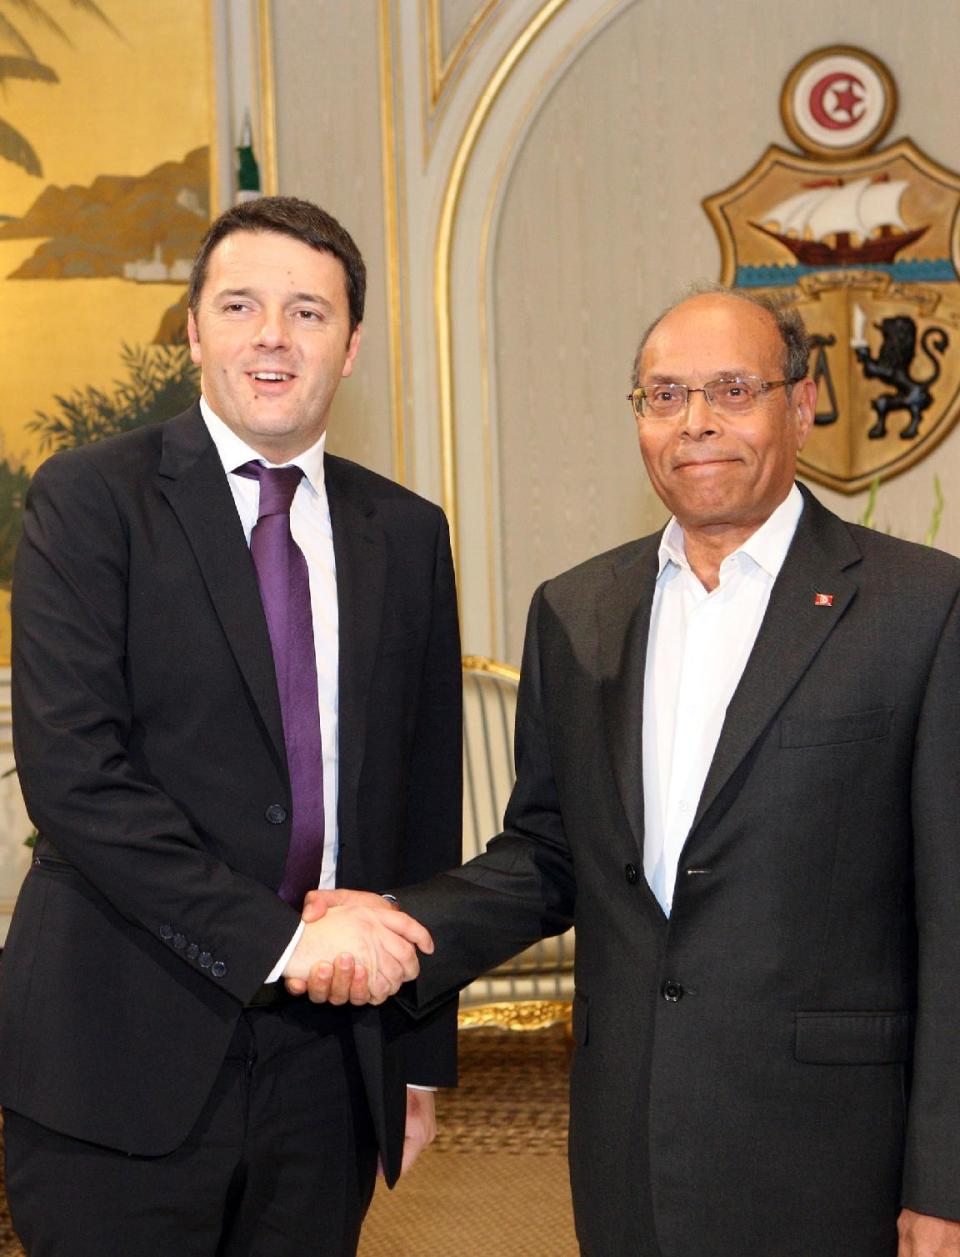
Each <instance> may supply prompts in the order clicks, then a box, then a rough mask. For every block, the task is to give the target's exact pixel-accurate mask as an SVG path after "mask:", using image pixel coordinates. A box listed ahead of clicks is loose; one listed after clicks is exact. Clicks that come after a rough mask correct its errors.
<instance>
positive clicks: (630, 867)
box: [623, 864, 640, 886]
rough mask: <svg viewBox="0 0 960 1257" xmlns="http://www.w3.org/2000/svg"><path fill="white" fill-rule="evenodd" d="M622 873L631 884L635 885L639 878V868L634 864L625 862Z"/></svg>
mask: <svg viewBox="0 0 960 1257" xmlns="http://www.w3.org/2000/svg"><path fill="white" fill-rule="evenodd" d="M623 875H624V877H625V878H626V879H627V881H628V882H629V884H630V885H631V886H636V884H637V882H639V880H640V870H639V869H638V868H637V866H636V865H635V864H625V865H624V866H623Z"/></svg>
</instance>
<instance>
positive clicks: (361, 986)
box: [283, 890, 433, 1004]
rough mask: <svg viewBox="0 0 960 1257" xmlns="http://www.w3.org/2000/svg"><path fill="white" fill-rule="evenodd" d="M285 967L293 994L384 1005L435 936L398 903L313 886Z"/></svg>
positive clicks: (408, 978) (317, 1000)
mask: <svg viewBox="0 0 960 1257" xmlns="http://www.w3.org/2000/svg"><path fill="white" fill-rule="evenodd" d="M301 919H302V921H303V931H302V933H301V935H300V938H299V940H298V942H297V946H296V947H295V949H294V951H293V954H292V955H291V957H290V959H289V961H288V962H287V965H286V968H285V969H284V971H283V978H284V981H285V983H286V987H287V990H288V991H289V992H290V994H291V995H306V996H307V997H308V998H309V999H310V1000H312V1001H313V1002H314V1003H316V1004H323V1003H330V1004H345V1003H347V1001H348V1000H349V1002H350V1003H351V1004H382V1003H383V1001H384V1000H385V999H387V998H388V997H389V996H391V995H396V993H397V991H398V990H399V989H400V987H401V985H402V984H403V983H404V982H409V981H411V980H412V979H413V978H415V977H416V976H417V974H418V973H419V972H420V962H419V960H418V958H417V949H418V948H419V950H420V951H422V952H425V953H427V954H428V955H429V954H430V953H431V952H432V951H433V939H432V938H431V937H430V934H429V933H428V931H427V930H426V929H425V928H424V927H423V926H422V925H421V924H420V923H419V921H415V920H414V919H413V917H411V916H408V915H407V914H406V913H405V912H401V911H400V909H399V908H398V907H397V905H396V904H395V903H392V902H390V901H389V900H387V899H384V898H383V897H382V896H381V895H374V894H372V893H370V892H369V891H362V890H313V891H311V892H310V893H309V894H308V895H307V897H306V899H305V900H304V904H303V913H302V917H301Z"/></svg>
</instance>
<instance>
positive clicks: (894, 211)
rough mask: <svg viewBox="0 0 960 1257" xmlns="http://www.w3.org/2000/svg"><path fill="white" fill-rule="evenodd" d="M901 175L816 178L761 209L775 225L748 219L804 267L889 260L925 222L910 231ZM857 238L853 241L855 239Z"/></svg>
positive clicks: (919, 234) (918, 235)
mask: <svg viewBox="0 0 960 1257" xmlns="http://www.w3.org/2000/svg"><path fill="white" fill-rule="evenodd" d="M909 186H910V185H909V183H908V182H907V180H906V179H891V178H890V177H889V175H887V174H882V175H878V176H877V177H876V178H872V179H871V178H866V177H865V178H862V179H853V180H851V182H850V183H845V182H844V181H843V179H840V178H837V179H817V180H814V181H813V182H812V183H810V184H808V185H807V187H806V188H804V190H803V191H802V192H798V193H796V194H795V195H794V196H788V197H787V199H786V200H785V201H780V202H779V203H778V204H777V205H772V206H771V207H770V209H769V210H767V212H766V220H767V222H771V223H774V224H776V226H777V227H778V228H779V230H774V229H773V228H772V227H768V226H764V224H763V223H751V224H750V226H751V227H755V228H756V229H757V231H762V232H764V233H765V234H766V235H768V236H771V237H772V238H773V239H774V240H779V241H780V243H781V244H783V245H786V247H787V248H788V249H789V250H790V252H791V253H792V254H793V255H794V257H795V258H796V259H797V261H798V262H804V263H806V265H808V266H869V265H870V264H871V263H874V262H892V261H893V260H894V258H895V257H896V256H897V254H898V253H899V252H900V251H901V249H905V248H906V247H907V245H909V244H913V243H914V241H916V240H919V239H920V238H921V237H922V236H924V235H925V234H926V232H927V229H928V227H929V223H926V224H924V225H923V226H922V227H915V228H913V230H910V229H909V228H908V226H907V224H906V223H905V222H904V221H903V216H902V215H901V213H900V202H901V201H902V199H903V194H904V192H905V191H906V190H907V188H908V187H909ZM858 237H859V243H855V241H856V240H857V238H858Z"/></svg>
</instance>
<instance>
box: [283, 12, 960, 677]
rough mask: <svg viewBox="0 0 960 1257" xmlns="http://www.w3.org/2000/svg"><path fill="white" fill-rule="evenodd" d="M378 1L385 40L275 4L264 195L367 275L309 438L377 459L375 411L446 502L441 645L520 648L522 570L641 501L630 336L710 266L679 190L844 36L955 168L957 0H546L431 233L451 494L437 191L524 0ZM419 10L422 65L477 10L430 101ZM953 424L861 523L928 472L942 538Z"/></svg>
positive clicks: (366, 16) (554, 559)
mask: <svg viewBox="0 0 960 1257" xmlns="http://www.w3.org/2000/svg"><path fill="white" fill-rule="evenodd" d="M384 8H385V11H386V13H387V14H388V16H389V23H388V28H389V37H388V38H387V39H386V41H384V39H383V38H382V35H383V28H382V25H379V24H378V23H379V19H380V17H381V5H380V3H379V0H352V3H349V4H347V3H345V2H344V0H274V7H273V11H274V32H275V40H276V66H277V116H278V152H279V168H280V183H281V188H282V190H284V191H295V192H302V193H304V194H306V195H309V196H312V197H315V198H317V199H319V200H320V201H321V202H322V203H324V204H326V205H328V206H329V207H330V208H331V209H333V210H334V212H336V213H339V214H342V216H343V218H344V219H345V221H346V222H347V224H348V225H349V226H350V227H351V229H352V230H354V231H355V233H356V234H357V236H358V239H359V240H360V241H361V243H362V245H363V247H364V249H365V252H366V254H367V257H368V261H369V264H370V270H371V293H370V307H369V308H370V313H369V315H368V320H367V322H368V327H367V332H368V334H367V341H366V344H365V346H364V354H363V358H364V361H363V363H362V366H361V369H360V371H359V372H358V376H357V378H356V379H355V380H354V381H351V382H350V384H349V386H348V390H347V391H346V393H345V396H344V399H343V402H342V404H341V405H340V406H339V408H338V413H337V416H336V420H335V428H334V433H333V435H332V438H331V446H332V448H338V449H340V450H343V451H345V452H347V453H348V454H350V455H351V456H353V457H357V458H359V459H361V460H362V461H365V462H368V463H370V464H371V465H372V466H375V467H377V468H378V469H380V470H383V471H386V472H388V473H390V472H391V470H393V469H395V459H394V457H393V453H392V450H393V446H392V440H393V431H394V430H393V424H394V423H395V422H402V423H403V424H404V431H405V435H404V441H405V443H406V447H407V448H408V449H409V450H410V452H411V456H410V458H409V459H408V460H407V464H408V465H407V467H406V469H405V475H406V479H407V480H408V482H409V483H412V484H413V485H414V486H415V487H417V488H419V489H420V490H421V491H422V492H424V493H426V494H427V495H428V496H431V497H434V498H436V499H437V500H444V501H445V504H446V505H447V506H448V508H451V509H453V510H454V513H455V516H456V523H457V526H458V536H459V556H458V557H459V563H460V576H461V586H462V593H463V606H464V626H465V644H466V645H467V646H468V647H469V648H470V649H477V650H488V651H491V652H493V653H497V654H500V655H502V656H504V657H506V658H507V659H509V660H511V661H512V662H517V661H518V659H519V653H520V645H521V641H522V632H523V621H524V615H525V611H526V606H527V603H528V601H529V597H530V594H531V592H532V590H533V588H534V587H535V585H536V584H537V583H538V582H539V581H540V580H542V579H544V578H545V577H547V576H549V575H551V574H552V573H554V572H556V571H558V570H560V569H562V568H564V567H566V566H569V565H570V564H571V563H574V562H577V561H578V560H580V559H581V558H583V557H585V556H587V555H589V554H591V553H595V552H596V551H597V550H600V549H603V548H605V547H607V546H610V545H615V544H617V543H618V542H620V541H623V540H625V539H627V538H629V537H632V536H636V535H638V534H640V533H642V532H644V531H646V530H649V529H650V528H652V527H655V526H656V525H657V524H658V523H659V522H660V521H661V520H662V518H663V512H662V510H661V508H660V506H659V504H658V503H657V502H656V500H655V499H654V498H653V496H652V494H651V491H650V490H649V488H648V486H647V485H646V482H645V478H644V476H643V472H642V468H641V466H640V462H639V456H638V454H637V452H636V444H635V437H634V434H633V429H632V425H631V420H630V416H629V412H628V408H627V405H626V402H625V401H624V394H625V392H626V385H627V375H628V370H629V364H630V359H631V355H632V352H633V347H634V344H635V341H636V338H637V335H638V332H639V330H640V329H641V328H642V327H643V325H644V324H645V323H646V322H647V321H648V320H649V319H650V318H651V317H652V315H653V314H654V313H655V312H656V311H657V310H658V309H659V308H660V307H661V306H662V305H663V304H664V303H665V302H667V301H668V300H669V299H670V298H671V297H672V296H673V295H674V293H675V292H676V291H677V290H678V288H680V287H682V286H683V285H684V284H685V283H686V282H688V281H690V280H692V279H697V278H715V277H716V276H717V275H718V273H719V264H720V255H719V247H718V244H717V241H716V238H715V236H714V233H713V230H712V228H711V226H710V224H709V222H708V220H707V217H706V215H705V214H704V212H703V209H702V207H701V204H700V202H701V200H702V198H703V197H704V196H707V195H709V194H711V193H714V192H716V191H718V190H720V189H722V188H724V187H726V186H727V185H729V184H730V183H732V182H734V181H735V180H736V179H738V178H739V177H740V176H741V175H742V174H743V173H744V172H745V171H746V170H747V169H748V168H749V167H750V166H752V165H753V164H754V162H755V161H756V160H757V159H758V158H759V156H760V155H761V154H762V152H763V151H764V149H765V148H766V146H767V145H768V144H769V143H778V144H782V145H784V146H786V147H792V145H790V142H789V140H788V139H787V136H786V135H785V133H784V131H783V128H782V125H781V123H780V118H779V94H780V88H781V85H782V82H783V79H784V77H785V76H786V74H787V72H788V71H789V69H790V67H791V66H792V65H793V64H794V63H795V62H796V61H797V60H798V59H799V58H800V57H801V56H803V55H804V54H805V53H807V52H809V51H811V50H812V49H814V48H816V47H819V46H822V45H825V44H829V43H839V42H848V43H853V44H857V45H860V46H863V47H865V48H867V49H869V50H870V51H872V52H874V53H876V54H877V55H878V56H880V57H881V58H882V59H883V60H885V61H886V62H887V64H888V65H889V66H890V68H891V70H892V71H893V74H894V76H895V78H896V80H897V84H898V87H899V91H900V110H899V115H898V117H897V118H896V120H895V122H894V125H893V128H892V130H891V133H890V138H891V139H894V138H897V137H900V136H910V137H911V138H913V139H914V140H915V141H916V142H917V143H918V144H919V145H920V146H921V147H922V148H923V149H925V150H926V151H927V152H928V153H929V154H930V155H931V156H932V157H933V158H934V159H935V160H937V161H939V162H941V163H943V164H944V165H946V166H948V167H954V168H960V132H958V130H957V126H956V117H957V115H958V111H960V84H958V81H957V77H956V74H955V70H954V67H955V66H956V64H957V63H958V61H960V22H958V21H957V8H956V0H920V2H919V3H917V4H915V5H913V6H910V7H909V8H908V7H907V6H904V5H902V4H901V3H900V0H849V2H848V3H847V4H845V5H843V6H838V5H836V4H835V3H834V0H805V3H804V4H803V5H799V4H785V3H772V2H771V0H738V2H734V3H728V4H726V5H723V6H721V5H715V4H711V3H706V0H670V2H669V3H667V2H665V0H632V2H630V0H621V2H620V3H616V0H614V2H612V3H606V4H603V3H599V2H597V3H594V2H593V0H567V3H566V4H565V5H564V4H558V5H557V8H556V14H555V16H552V17H551V18H550V21H549V22H547V23H546V24H545V25H544V26H543V29H542V30H541V31H540V32H539V33H538V34H537V36H536V38H535V39H534V40H533V41H532V42H531V43H530V45H529V47H528V48H526V50H525V51H524V53H523V55H522V56H520V57H519V58H518V59H517V60H516V64H515V66H514V67H513V69H512V70H511V71H510V74H509V75H508V76H507V77H506V78H505V79H504V81H503V85H502V87H501V89H500V90H499V91H498V92H497V94H496V96H495V99H494V101H493V103H492V104H490V105H489V110H488V113H487V114H485V115H484V121H483V126H482V128H481V129H480V132H479V136H478V138H477V141H476V145H475V147H474V148H473V150H472V151H471V153H470V155H469V156H468V158H467V161H466V165H465V170H464V172H463V177H462V180H461V182H460V184H459V185H458V192H457V196H458V199H457V202H456V208H455V213H454V215H453V219H452V221H453V227H452V231H451V241H450V249H449V254H448V259H449V262H450V267H451V289H450V301H449V310H448V313H449V318H450V325H451V344H452V354H453V366H452V371H451V373H450V374H451V379H452V384H451V388H452V405H451V410H452V415H451V416H448V419H449V422H450V430H451V431H452V432H453V434H454V438H455V445H456V449H455V461H454V463H453V467H452V472H451V475H452V481H451V483H452V492H450V491H448V490H447V489H446V488H445V482H444V468H445V467H446V466H447V463H448V462H449V454H447V455H445V453H444V449H443V431H444V429H443V423H444V414H443V409H442V405H441V402H440V400H439V396H440V392H441V379H442V375H443V366H442V363H441V362H440V361H438V343H439V342H438V335H439V333H438V327H437V323H436V313H437V304H438V297H437V293H436V292H435V289H434V282H435V277H436V268H437V265H438V256H439V255H438V237H439V234H440V232H441V227H442V214H443V206H444V195H445V192H446V190H447V188H448V186H449V180H450V174H451V170H452V169H453V167H454V164H455V161H456V159H457V155H458V145H459V143H460V141H461V140H462V138H463V136H464V134H465V133H466V132H467V131H468V129H469V127H470V125H471V123H473V122H475V121H476V118H477V116H478V113H477V111H478V107H479V106H481V105H482V103H483V94H484V91H485V89H487V88H488V87H489V85H490V83H491V82H493V80H494V78H495V76H496V74H497V72H498V69H502V66H503V64H504V61H505V58H507V57H508V56H510V55H511V53H512V52H515V51H516V48H517V41H518V39H519V38H520V37H521V35H522V33H523V31H524V30H525V29H526V28H527V26H528V25H529V23H530V22H532V21H534V20H535V19H536V18H537V15H538V14H542V13H543V12H544V10H545V8H546V6H545V4H544V3H542V2H534V0H501V3H500V4H499V5H498V4H493V5H491V4H490V3H488V2H487V3H484V2H483V0H475V3H471V2H470V0H448V2H447V3H444V0H437V4H436V5H435V6H431V4H430V3H429V0H402V2H398V0H393V2H391V3H389V4H387V5H385V6H384ZM431 8H432V9H433V10H434V12H435V13H436V16H437V22H438V36H439V43H440V47H441V50H442V52H443V55H444V57H445V58H446V57H449V56H450V55H451V54H454V53H456V52H457V41H458V40H459V39H460V38H461V37H462V36H463V35H464V34H469V33H470V32H471V18H482V19H483V20H482V21H480V22H479V25H478V27H477V29H476V30H474V31H473V32H472V36H471V43H470V45H469V48H467V49H463V48H461V49H460V54H461V57H460V62H459V70H458V74H457V76H455V78H454V81H453V82H452V84H451V85H450V86H449V88H448V90H447V94H446V96H445V97H444V98H443V99H442V100H441V101H440V102H439V104H438V106H437V107H432V106H431V104H430V101H429V92H428V86H429V84H428V74H427V70H428V67H427V64H426V60H427V49H428V36H429V20H430V11H431ZM383 54H385V55H386V63H387V65H388V66H390V67H392V76H393V77H392V82H393V88H394V91H395V93H396V94H397V97H396V102H395V103H396V104H397V106H398V109H399V114H398V117H397V118H396V119H395V122H396V128H397V142H396V146H395V149H394V153H393V155H394V157H395V159H396V161H397V162H398V163H399V167H400V174H399V179H398V183H397V184H396V186H395V189H394V191H395V192H397V193H398V195H399V197H400V200H401V202H402V204H401V205H400V207H399V208H400V211H401V216H400V220H399V221H400V227H401V232H402V240H401V241H400V242H399V244H400V247H401V252H402V255H403V256H402V266H401V271H400V282H401V289H402V292H401V297H402V301H403V307H402V308H403V310H404V322H405V326H404V329H403V335H404V337H405V338H406V345H405V349H404V353H405V355H406V357H404V358H403V359H402V363H401V365H402V368H403V372H404V376H403V407H402V409H401V411H400V412H399V413H398V412H397V409H396V407H391V405H390V402H389V397H390V393H391V388H392V387H394V379H393V375H392V372H395V371H396V369H397V362H396V360H395V359H393V360H392V359H391V355H390V346H389V338H388V324H387V318H386V310H387V300H388V296H389V286H388V276H387V272H386V263H387V256H386V251H385V244H384V241H385V226H384V223H385V214H386V207H388V204H389V198H387V197H385V195H384V188H383V182H382V174H381V167H382V157H383V147H382V136H383V131H382V118H381V116H380V112H379V103H380V99H381V88H382V84H383V82H384V76H383V63H382V56H383ZM396 209H397V206H396V205H394V210H395V211H396ZM441 304H442V302H441ZM958 442H960V435H958V434H956V433H955V434H953V435H952V436H951V437H950V438H948V439H947V440H946V441H945V442H944V443H943V444H942V445H941V446H940V448H939V449H938V450H937V451H936V452H935V453H934V455H932V456H931V457H930V458H929V459H927V460H926V461H925V462H923V463H921V464H920V465H919V466H918V467H917V468H915V469H913V470H911V471H910V472H908V473H906V474H904V475H903V476H901V477H899V478H897V479H896V480H893V481H891V482H889V483H888V484H886V485H884V486H883V488H882V489H881V493H880V501H879V509H878V516H877V522H878V523H879V524H880V526H883V527H888V528H890V529H891V530H892V531H894V532H898V533H901V534H902V535H905V536H911V537H920V536H922V534H923V531H924V529H925V527H926V524H927V522H928V519H929V515H930V509H931V506H932V502H933V489H932V481H933V475H934V473H936V474H938V475H939V477H940V479H941V481H942V484H943V487H944V492H945V495H946V500H947V508H946V515H945V518H944V523H943V528H942V532H941V535H940V544H942V545H944V546H945V547H946V548H949V549H952V550H954V551H957V552H960V457H958V451H960V445H958ZM414 455H416V456H414ZM445 459H446V461H445ZM820 492H821V496H822V497H823V498H824V499H825V500H826V501H827V502H828V504H829V505H830V506H832V507H833V508H834V509H836V510H838V511H840V513H841V514H844V515H845V516H847V517H850V518H856V517H858V516H859V515H860V514H861V513H862V511H863V509H864V499H863V495H860V496H859V497H854V498H847V497H842V496H840V495H837V494H833V493H828V492H826V491H820Z"/></svg>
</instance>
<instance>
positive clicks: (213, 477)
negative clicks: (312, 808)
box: [159, 406, 286, 765]
mask: <svg viewBox="0 0 960 1257" xmlns="http://www.w3.org/2000/svg"><path fill="white" fill-rule="evenodd" d="M159 477H160V480H159V483H160V491H161V493H163V495H164V496H165V497H166V499H167V501H168V502H169V503H170V506H171V507H172V509H173V511H174V512H175V514H176V516H177V518H178V519H179V521H180V524H181V527H182V528H183V531H184V533H185V535H186V538H187V541H188V542H189V545H190V548H191V549H192V551H193V554H194V557H195V558H196V561H197V565H198V566H199V568H200V571H201V574H202V576H203V580H204V583H205V584H206V587H207V591H208V593H209V594H210V600H211V602H212V603H213V607H214V610H215V612H216V614H217V617H218V618H219V620H220V623H221V625H222V627H223V631H224V634H225V635H226V638H227V641H228V643H229V645H230V649H231V651H232V652H233V654H234V657H235V658H236V661H237V665H238V666H239V668H240V671H241V673H242V674H243V678H244V680H245V682H246V684H247V686H248V688H249V690H250V694H251V696H252V697H253V701H254V702H255V703H256V705H257V708H258V710H259V712H260V715H261V717H262V719H263V722H264V725H265V726H266V729H267V732H268V734H269V737H270V740H271V742H272V743H273V749H274V751H275V753H276V755H277V759H278V762H279V763H281V764H284V765H285V764H286V751H285V748H284V741H283V723H282V720H281V716H280V699H279V697H278V694H277V681H276V673H275V671H274V666H273V654H272V652H271V649H270V637H269V634H268V632H267V623H266V620H265V618H264V615H263V610H262V606H261V602H260V591H259V588H258V586H257V577H256V572H255V570H254V566H253V560H252V559H251V557H250V550H249V548H248V547H247V544H246V540H245V538H244V535H243V528H242V526H241V524H240V519H239V517H238V515H237V508H236V504H235V502H234V500H233V495H232V494H231V492H230V486H229V485H228V484H227V478H226V475H225V474H224V470H223V464H222V463H221V461H220V457H219V455H218V454H217V449H216V446H215V445H214V443H213V441H212V440H211V439H210V435H209V433H208V432H207V428H206V425H205V424H204V422H203V419H202V417H201V415H200V409H199V406H195V407H193V408H192V409H191V410H189V411H187V412H186V413H185V414H183V415H179V416H178V417H177V418H176V419H170V420H168V421H167V423H166V424H165V425H164V431H163V454H162V456H161V461H160V468H159Z"/></svg>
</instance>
